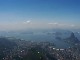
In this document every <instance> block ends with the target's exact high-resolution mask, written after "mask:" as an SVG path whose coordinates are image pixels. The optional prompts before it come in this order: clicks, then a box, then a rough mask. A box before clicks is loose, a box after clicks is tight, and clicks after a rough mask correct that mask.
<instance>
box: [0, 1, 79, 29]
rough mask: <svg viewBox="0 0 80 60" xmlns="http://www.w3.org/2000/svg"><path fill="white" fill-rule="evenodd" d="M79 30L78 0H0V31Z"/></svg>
mask: <svg viewBox="0 0 80 60" xmlns="http://www.w3.org/2000/svg"><path fill="white" fill-rule="evenodd" d="M30 28H31V29H44V28H62V29H80V0H0V30H25V29H30Z"/></svg>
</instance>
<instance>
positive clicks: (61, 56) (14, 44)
mask: <svg viewBox="0 0 80 60" xmlns="http://www.w3.org/2000/svg"><path fill="white" fill-rule="evenodd" d="M72 40H73V41H72ZM64 41H65V42H66V43H70V44H72V47H68V48H64V49H63V48H56V46H55V44H54V43H53V42H33V41H26V40H21V39H16V38H11V37H1V38H0V60H79V59H80V41H78V39H77V38H76V37H75V35H74V33H71V36H70V37H69V38H66V39H64ZM74 41H76V42H74Z"/></svg>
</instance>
